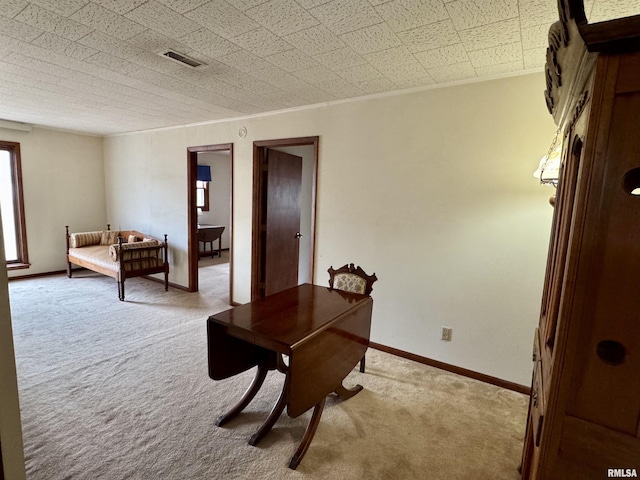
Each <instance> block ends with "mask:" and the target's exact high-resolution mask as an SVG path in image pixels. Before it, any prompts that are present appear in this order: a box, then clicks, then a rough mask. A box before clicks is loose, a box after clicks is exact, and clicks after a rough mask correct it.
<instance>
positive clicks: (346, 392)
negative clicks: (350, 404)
mask: <svg viewBox="0 0 640 480" xmlns="http://www.w3.org/2000/svg"><path fill="white" fill-rule="evenodd" d="M362 388H363V387H362V385H356V386H355V387H353V388H345V386H344V385H342V384H340V385H339V386H338V387H337V388H336V389H335V390H334V392H336V394H337V395H338V396H339V397H340V398H342V399H344V400H347V399H348V398H351V397H353V396H354V395H355V394H356V393H358V392H360V391H361V390H362Z"/></svg>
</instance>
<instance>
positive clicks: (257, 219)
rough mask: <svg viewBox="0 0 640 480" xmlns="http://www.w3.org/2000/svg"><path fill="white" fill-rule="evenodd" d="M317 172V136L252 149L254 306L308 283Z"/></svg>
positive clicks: (258, 144)
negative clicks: (298, 165) (265, 298)
mask: <svg viewBox="0 0 640 480" xmlns="http://www.w3.org/2000/svg"><path fill="white" fill-rule="evenodd" d="M300 161H301V162H302V172H301V173H298V172H299V170H298V167H297V166H296V164H297V163H298V162H300ZM317 170H318V137H317V136H316V137H300V138H286V139H279V140H263V141H257V142H254V143H253V179H254V180H253V229H252V231H253V233H252V257H251V258H252V260H251V298H252V299H253V300H255V299H258V298H261V297H263V296H265V295H268V294H271V293H275V292H277V291H280V290H283V289H285V288H289V287H291V286H295V285H299V284H301V283H312V282H313V278H314V258H315V219H316V212H315V205H316V182H317ZM297 179H299V180H297ZM296 183H298V186H296ZM298 188H299V191H298V190H297V189H298ZM296 210H297V211H298V213H296V212H295V211H296ZM296 222H297V223H296Z"/></svg>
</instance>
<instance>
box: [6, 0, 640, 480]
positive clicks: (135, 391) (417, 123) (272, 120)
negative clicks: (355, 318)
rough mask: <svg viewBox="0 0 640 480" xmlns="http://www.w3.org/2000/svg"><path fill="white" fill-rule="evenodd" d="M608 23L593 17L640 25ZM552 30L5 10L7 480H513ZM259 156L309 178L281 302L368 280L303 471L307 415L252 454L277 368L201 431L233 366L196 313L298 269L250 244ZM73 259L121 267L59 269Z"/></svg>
mask: <svg viewBox="0 0 640 480" xmlns="http://www.w3.org/2000/svg"><path fill="white" fill-rule="evenodd" d="M560 3H563V2H560ZM570 3H572V2H570ZM615 3H616V5H615V7H614V6H612V5H611V2H606V1H605V0H594V1H592V2H586V6H585V12H586V14H587V16H588V17H589V20H590V21H593V22H601V21H605V20H609V19H612V18H619V17H627V16H631V15H637V14H639V13H640V9H639V8H638V7H637V5H636V4H635V3H636V2H634V1H627V0H625V1H622V0H621V1H619V2H615ZM558 19H559V11H558V2H556V1H555V0H544V1H537V2H530V1H527V0H490V1H489V0H488V1H486V2H475V1H468V0H452V1H451V0H432V1H428V2H424V1H417V0H416V1H413V0H390V1H373V0H357V1H353V2H345V1H341V0H331V1H327V0H323V1H315V0H242V1H232V0H227V1H221V0H212V1H209V0H195V1H192V0H184V1H182V0H176V1H170V0H148V1H130V2H122V1H118V2H109V1H102V0H72V1H65V2H55V1H49V0H46V1H45V0H42V1H41V0H38V1H35V0H34V1H28V0H0V25H2V29H1V30H2V31H1V32H0V155H4V156H0V169H6V172H5V171H3V170H0V182H1V181H2V180H3V179H4V180H5V182H6V183H0V186H1V187H2V192H0V194H1V195H2V196H0V203H2V206H3V210H2V221H3V223H2V229H1V230H0V237H3V238H4V239H5V241H4V247H2V246H1V245H0V251H2V252H3V253H4V256H5V258H6V262H7V269H6V270H4V269H3V272H2V274H0V312H1V313H2V315H0V352H1V353H0V373H1V377H2V387H1V388H0V405H1V406H2V409H1V414H0V452H1V454H2V455H1V456H0V458H1V459H2V464H0V472H4V477H1V476H0V478H6V479H7V480H24V479H29V480H40V479H43V480H44V479H50V478H70V479H76V478H78V479H81V478H91V479H98V478H99V479H107V478H108V479H111V478H144V479H151V478H158V479H159V478H172V479H173V478H175V479H178V478H189V479H200V478H202V479H204V478H208V479H210V478H220V479H227V478H237V479H244V478H292V479H293V478H307V477H308V478H323V477H331V478H343V479H360V478H370V479H378V478H379V479H386V478H392V477H393V478H406V479H413V478H430V479H439V478H443V479H444V478H461V479H462V478H464V479H466V478H495V479H514V480H515V479H519V478H521V476H520V473H519V467H520V466H521V461H522V451H523V444H524V438H525V430H526V427H527V415H528V408H529V402H530V394H531V392H532V390H531V385H532V374H533V364H532V361H531V356H532V349H533V343H534V334H535V332H536V327H537V326H538V321H539V317H540V305H541V299H542V297H543V287H544V285H545V271H546V268H547V254H548V251H549V238H550V235H551V233H552V221H553V216H554V208H553V206H552V205H550V197H552V196H554V195H555V192H556V189H555V188H554V186H552V185H542V184H541V182H540V179H539V178H535V177H534V171H536V169H537V168H538V166H539V162H540V159H541V158H542V157H543V156H545V155H547V157H548V156H549V154H550V153H551V151H552V150H553V148H555V147H556V144H557V143H558V142H559V141H561V140H562V134H560V135H559V137H560V139H558V131H557V130H558V126H557V124H556V122H555V121H554V117H553V116H552V115H551V114H550V110H549V108H548V105H547V102H548V99H547V100H546V99H545V91H546V90H547V89H548V88H549V84H548V75H547V74H545V69H544V67H545V61H546V59H547V51H546V49H547V47H548V45H549V37H548V32H549V27H550V25H551V24H552V23H553V22H556V21H558ZM267 151H268V152H267ZM269 152H270V153H269ZM273 152H276V153H275V154H274V153H273ZM270 154H273V155H283V156H292V157H295V158H298V159H300V172H301V173H300V178H301V181H300V182H299V184H300V191H299V192H298V193H295V195H294V194H290V192H289V191H287V190H286V189H284V190H281V191H284V192H285V193H283V194H282V195H281V196H287V195H293V196H295V198H296V199H297V200H296V202H297V204H298V212H297V215H298V224H297V229H296V230H295V231H294V232H295V240H293V244H294V245H295V255H294V259H295V261H294V262H293V268H294V270H295V280H294V283H293V285H296V286H298V285H304V284H313V285H315V286H319V287H323V290H330V291H333V288H331V289H329V288H328V287H329V280H330V276H329V273H328V271H329V270H330V269H332V268H336V269H337V268H339V267H342V266H343V265H345V264H350V263H354V264H355V265H356V266H360V267H362V269H364V270H365V271H366V272H367V274H370V275H373V274H375V276H376V281H375V283H374V284H373V290H372V291H371V293H370V294H368V295H366V297H367V299H366V302H369V300H372V305H373V306H372V313H370V315H369V318H368V320H369V321H370V329H369V330H367V333H366V338H365V340H366V344H367V345H369V349H368V350H367V353H366V371H364V372H362V371H360V370H359V369H358V368H357V366H356V364H355V361H354V362H353V363H354V364H353V369H352V370H350V371H349V373H348V375H346V377H344V378H342V380H343V389H341V388H340V387H339V386H336V390H335V391H334V390H331V391H332V392H335V393H336V395H334V393H331V394H330V395H329V396H328V397H327V399H326V402H325V401H324V400H322V407H320V410H319V412H320V413H319V415H322V417H321V420H319V421H318V422H316V423H315V426H314V427H313V429H312V430H313V431H312V432H311V433H310V438H313V441H311V440H309V442H310V443H307V445H306V446H307V447H308V450H307V449H306V448H305V449H304V451H303V452H302V454H301V456H300V458H299V459H298V460H300V459H301V458H302V455H304V460H303V461H301V462H299V466H298V465H297V463H295V462H293V461H292V463H289V460H290V458H291V455H292V454H293V453H294V452H296V447H298V445H301V447H298V448H302V445H304V442H305V438H307V435H306V434H305V432H309V429H310V428H311V425H312V424H313V423H314V418H315V413H314V412H315V411H316V410H314V409H309V410H306V411H305V412H304V413H303V414H302V415H300V416H297V415H296V416H293V417H292V416H289V415H287V414H286V413H282V416H281V417H279V418H277V421H276V422H275V424H274V425H271V426H270V428H271V427H272V430H271V431H270V432H269V433H268V434H266V433H265V436H264V439H262V438H260V443H259V444H258V445H256V446H253V444H252V443H251V441H249V443H248V442H247V440H249V439H250V438H253V437H252V434H254V432H256V429H257V428H258V427H260V424H261V423H262V422H263V421H264V419H265V418H266V417H267V416H268V415H269V412H270V411H271V409H272V407H273V408H274V410H275V409H277V407H278V404H281V405H280V406H281V407H282V408H284V405H285V401H289V400H290V399H289V398H288V397H285V398H284V400H280V399H281V398H283V397H284V396H285V393H282V392H288V390H287V389H288V388H289V386H290V383H289V378H290V377H289V373H288V372H290V371H291V372H293V371H294V370H293V367H294V361H293V358H294V356H293V355H290V356H289V359H288V360H287V361H289V364H286V363H285V364H281V363H280V360H281V358H282V357H280V356H279V355H278V363H277V366H276V364H273V365H271V367H272V368H270V369H269V373H268V374H266V377H264V378H263V379H262V380H264V384H263V386H262V388H261V389H260V390H259V392H257V394H256V392H253V395H254V397H255V398H253V400H252V401H251V403H249V405H248V406H245V409H244V410H243V411H242V413H240V414H239V415H238V416H237V418H233V419H231V420H229V423H225V424H224V425H220V426H217V425H216V419H219V417H220V415H222V414H224V413H225V412H227V411H228V410H229V409H232V407H233V406H234V404H236V402H237V401H238V400H239V399H240V398H241V397H242V395H243V392H245V390H246V389H247V388H248V387H249V385H250V384H251V382H252V378H254V373H253V372H254V370H253V369H252V370H251V371H245V372H243V373H240V374H238V375H236V376H233V377H231V378H225V379H222V380H218V379H216V380H213V378H214V375H212V373H211V372H212V367H211V363H210V362H211V350H210V348H211V346H210V345H211V338H210V337H208V336H209V335H211V330H210V329H211V328H212V327H211V325H210V323H208V320H207V319H208V318H209V317H210V316H214V315H218V316H220V318H222V316H224V315H232V314H231V313H229V312H233V311H239V310H231V309H238V308H240V307H242V306H246V305H251V304H252V302H255V301H258V300H260V299H262V298H263V297H265V296H267V294H266V293H265V292H267V293H268V292H269V286H268V285H269V283H268V282H269V281H270V280H268V279H269V277H268V275H267V276H266V277H265V278H266V280H265V279H264V278H262V277H261V273H260V272H262V270H265V269H266V270H268V269H269V268H272V267H270V265H272V264H271V263H270V262H271V261H272V259H285V258H286V257H287V256H290V254H291V252H292V248H291V247H289V246H288V245H289V244H284V243H283V244H280V243H275V242H272V243H267V247H264V244H263V243H261V241H262V240H261V239H263V238H270V237H269V232H268V229H267V227H266V226H263V225H262V224H261V223H260V221H258V220H257V219H260V218H262V217H263V216H266V215H267V213H264V212H263V211H261V210H260V208H261V207H260V205H261V204H260V202H259V200H260V198H261V197H260V195H261V193H263V191H264V190H265V189H270V188H274V189H275V187H272V186H271V185H272V184H271V183H269V180H268V179H269V178H271V177H270V176H267V175H266V174H263V173H262V172H264V171H267V166H266V162H265V161H264V159H265V158H268V155H270ZM287 158H288V157H287ZM273 165H275V162H274V163H271V164H270V165H269V166H268V168H270V169H273ZM263 177H264V179H265V180H264V181H262V180H261V179H262V178H263ZM17 185H19V187H20V188H19V191H18V190H16V186H17ZM274 185H276V186H277V185H278V184H277V182H274ZM274 191H275V190H274ZM554 198H555V197H554ZM7 205H10V207H7ZM265 211H266V210H265ZM269 215H271V213H269ZM269 218H271V217H269ZM107 225H109V227H108V228H109V230H107ZM66 226H68V228H69V231H70V232H73V233H74V234H76V235H75V236H73V239H72V240H70V238H66V237H65V227H66ZM263 230H267V233H265V234H264V235H265V236H264V237H263V236H261V235H263V233H264V232H263ZM109 231H110V232H112V233H114V235H115V236H114V235H110V234H109V233H108V232H109ZM119 232H127V235H126V237H128V238H126V239H125V238H123V239H122V240H121V243H120V244H119V245H118V238H117V237H118V233H119ZM132 232H138V234H132ZM77 234H81V235H77ZM85 234H86V235H85ZM91 235H93V237H91ZM165 235H166V238H167V240H166V241H167V245H168V247H167V249H166V254H165V255H166V257H163V261H165V260H166V265H167V269H168V283H167V284H166V285H167V288H168V290H167V291H165V284H164V282H165V277H164V276H163V275H164V270H161V269H160V267H159V266H158V265H160V263H162V262H160V261H159V260H157V258H156V257H157V255H160V253H154V252H159V251H160V250H161V249H162V247H163V245H164V244H163V241H164V239H165ZM89 238H93V240H88V239H89ZM292 238H293V237H292ZM125 240H128V242H127V241H125ZM70 242H71V243H70ZM87 242H89V244H91V242H94V243H95V244H96V245H98V244H100V245H102V246H104V252H105V253H104V255H106V257H107V260H106V261H110V260H109V258H108V257H109V256H110V258H111V260H113V262H120V267H119V268H120V272H122V273H114V275H112V276H109V275H105V274H102V273H100V272H99V271H95V270H94V271H92V270H90V269H83V268H80V267H79V266H78V265H81V264H77V265H71V264H69V263H68V257H67V254H68V253H69V248H76V249H79V248H82V247H83V245H88V244H87ZM155 242H157V244H156V243H155ZM127 244H128V246H127ZM138 244H143V245H138ZM150 244H151V246H150ZM89 246H90V245H89ZM263 247H264V248H263ZM138 248H141V249H142V250H136V251H137V252H139V253H138V254H132V255H133V257H131V260H130V261H131V262H134V263H132V264H125V263H126V261H129V260H123V259H126V258H129V257H127V254H126V253H125V252H126V251H127V250H129V251H131V250H133V249H138ZM154 248H155V250H154ZM0 256H2V255H0ZM155 261H158V262H160V263H158V264H155V263H153V262H155ZM135 262H137V263H135ZM150 262H151V263H153V265H155V267H156V268H155V270H154V269H151V268H150V266H149V265H150ZM127 265H129V266H127ZM130 265H133V267H132V266H130ZM163 265H164V264H163ZM69 268H72V269H73V270H72V272H73V275H70V273H71V270H68V269H69ZM109 268H110V267H109ZM114 268H115V267H114ZM162 268H164V267H162ZM132 269H133V270H134V271H135V272H137V273H139V275H135V276H134V275H133V274H131V272H132ZM127 273H129V276H127ZM277 276H278V275H276V277H277ZM125 280H126V281H125ZM265 282H266V283H267V286H266V287H265ZM125 285H126V290H125ZM125 291H126V296H125V295H124V292H125ZM121 293H122V294H121ZM117 294H121V295H117ZM347 296H348V295H347ZM119 297H120V298H119ZM369 297H370V298H369ZM358 301H363V302H365V300H362V299H358ZM350 302H351V303H352V304H354V305H355V303H357V302H356V301H355V300H353V299H351V300H350ZM354 302H355V303H354ZM367 305H369V304H368V303H367ZM363 308H364V307H363ZM208 329H209V330H208ZM245 340H246V339H245ZM234 345H235V344H234ZM208 349H209V350H208ZM280 353H281V352H280ZM265 355H266V354H265ZM327 355H329V354H327ZM333 356H334V357H336V358H337V357H341V353H335V354H334V355H333ZM360 356H362V355H360ZM269 358H271V357H269ZM274 358H275V357H274ZM358 360H359V358H358ZM269 361H271V360H269ZM274 361H275V360H274ZM267 363H268V362H267V360H264V365H266V364H267ZM256 364H257V365H258V369H257V373H256V374H255V375H256V376H255V379H258V377H259V376H260V368H261V366H262V365H263V363H259V362H257V363H256V362H254V363H253V364H252V366H253V365H256ZM208 367H209V370H208ZM276 370H277V371H276ZM281 373H285V375H284V376H283V375H281ZM291 375H292V378H294V377H293V373H292V374H291ZM255 379H254V380H253V381H254V383H255V382H257V381H256V380H255ZM262 380H261V381H260V382H258V383H260V384H262ZM291 381H292V382H293V381H294V380H293V379H292V380H291ZM309 383H313V382H312V381H311V380H309ZM356 384H358V385H361V386H362V387H364V388H363V389H362V391H360V392H358V393H357V395H354V396H353V398H349V399H348V400H346V399H345V398H346V397H345V395H344V394H345V389H344V387H353V386H354V385H356ZM291 385H293V384H291ZM341 385H342V384H341ZM257 388H258V389H259V388H260V385H257ZM291 388H293V387H291ZM309 388H311V387H309ZM249 390H251V388H249ZM341 394H342V395H341ZM279 395H281V397H279ZM287 395H288V393H287ZM276 401H278V403H277V404H276V407H274V406H273V405H274V403H276ZM288 406H289V413H291V411H292V405H291V404H288ZM322 408H324V413H323V410H322ZM319 415H318V418H320V417H319ZM307 424H309V426H307ZM305 428H306V430H305ZM315 428H317V431H316V430H315ZM268 430H269V429H267V431H268ZM314 433H315V436H314ZM255 435H257V434H254V436H255ZM256 441H257V440H256ZM292 464H295V465H294V466H292ZM288 466H289V468H287V467H288ZM296 467H297V469H295V468H296ZM294 469H295V470H294ZM425 472H428V474H426V473H425Z"/></svg>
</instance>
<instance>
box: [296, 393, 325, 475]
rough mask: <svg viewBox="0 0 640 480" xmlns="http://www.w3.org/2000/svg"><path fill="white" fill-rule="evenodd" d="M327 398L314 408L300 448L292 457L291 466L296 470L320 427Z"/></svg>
mask: <svg viewBox="0 0 640 480" xmlns="http://www.w3.org/2000/svg"><path fill="white" fill-rule="evenodd" d="M325 400H326V398H323V399H322V401H321V402H320V403H318V404H317V405H316V406H315V407H314V408H313V414H312V415H311V420H309V425H307V429H306V430H305V432H304V436H303V437H302V441H301V442H300V445H299V446H298V450H296V453H294V454H293V457H291V461H290V462H289V468H290V469H292V470H295V469H296V468H298V465H300V462H301V461H302V457H304V454H305V453H307V449H308V448H309V445H310V444H311V440H313V436H314V435H315V434H316V430H317V429H318V424H319V423H320V417H321V416H322V411H323V410H324V402H325Z"/></svg>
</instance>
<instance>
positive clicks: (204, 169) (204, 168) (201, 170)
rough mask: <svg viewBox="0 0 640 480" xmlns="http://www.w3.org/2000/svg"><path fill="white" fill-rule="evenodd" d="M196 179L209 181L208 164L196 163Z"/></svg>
mask: <svg viewBox="0 0 640 480" xmlns="http://www.w3.org/2000/svg"><path fill="white" fill-rule="evenodd" d="M198 181H200V182H210V181H211V167H210V166H209V165H198Z"/></svg>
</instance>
